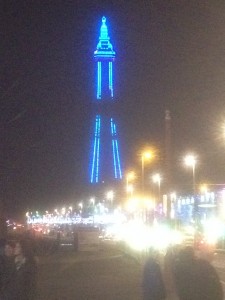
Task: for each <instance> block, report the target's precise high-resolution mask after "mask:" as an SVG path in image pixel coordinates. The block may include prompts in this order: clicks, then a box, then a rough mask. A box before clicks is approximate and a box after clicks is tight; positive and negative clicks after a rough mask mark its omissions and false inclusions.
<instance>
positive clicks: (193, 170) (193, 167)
mask: <svg viewBox="0 0 225 300" xmlns="http://www.w3.org/2000/svg"><path fill="white" fill-rule="evenodd" d="M192 175H193V194H194V197H195V162H193V166H192Z"/></svg>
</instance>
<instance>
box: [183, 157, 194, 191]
mask: <svg viewBox="0 0 225 300" xmlns="http://www.w3.org/2000/svg"><path fill="white" fill-rule="evenodd" d="M184 163H185V165H186V166H188V167H191V168H192V180H193V193H194V195H195V166H196V157H195V156H194V155H191V154H189V155H186V156H185V158H184Z"/></svg>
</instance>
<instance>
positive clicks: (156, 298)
mask: <svg viewBox="0 0 225 300" xmlns="http://www.w3.org/2000/svg"><path fill="white" fill-rule="evenodd" d="M143 299H144V300H223V289H222V285H221V283H220V279H219V277H218V275H217V272H216V270H215V269H214V267H213V266H212V265H211V263H210V262H209V261H208V260H207V259H205V258H200V257H199V256H197V255H196V254H195V251H194V249H193V247H190V246H187V247H183V248H177V247H171V248H170V249H168V251H167V253H166V255H165V256H164V257H163V259H162V257H160V256H159V253H158V252H157V251H156V250H154V249H151V251H150V253H149V257H148V259H147V260H146V263H145V265H144V271H143Z"/></svg>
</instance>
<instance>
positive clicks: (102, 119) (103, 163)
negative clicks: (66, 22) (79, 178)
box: [90, 17, 122, 183]
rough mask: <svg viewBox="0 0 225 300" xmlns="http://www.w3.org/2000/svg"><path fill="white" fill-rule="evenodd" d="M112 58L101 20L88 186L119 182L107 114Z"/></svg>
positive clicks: (113, 135)
mask: <svg viewBox="0 0 225 300" xmlns="http://www.w3.org/2000/svg"><path fill="white" fill-rule="evenodd" d="M115 56H116V53H115V51H114V50H113V46H112V44H111V42H110V38H109V35H108V28H107V25H106V18H105V17H102V25H101V28H100V36H99V41H98V44H97V47H96V50H95V51H94V60H95V63H96V66H97V68H96V73H97V74H96V75H97V76H96V77H97V86H96V99H95V103H96V106H95V108H96V109H95V112H96V114H95V127H94V128H95V129H94V139H93V141H92V152H91V171H90V182H91V183H100V182H104V181H105V180H107V179H111V180H121V179H122V170H121V162H120V152H119V142H118V137H117V126H116V121H115V119H114V117H113V116H112V111H111V108H112V106H111V105H112V102H113V101H114V81H113V76H114V73H113V67H114V61H115Z"/></svg>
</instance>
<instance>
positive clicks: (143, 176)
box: [141, 154, 145, 193]
mask: <svg viewBox="0 0 225 300" xmlns="http://www.w3.org/2000/svg"><path fill="white" fill-rule="evenodd" d="M144 170H145V166H144V155H143V154H142V156H141V185H142V187H141V188H142V193H144V180H145V175H144Z"/></svg>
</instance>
